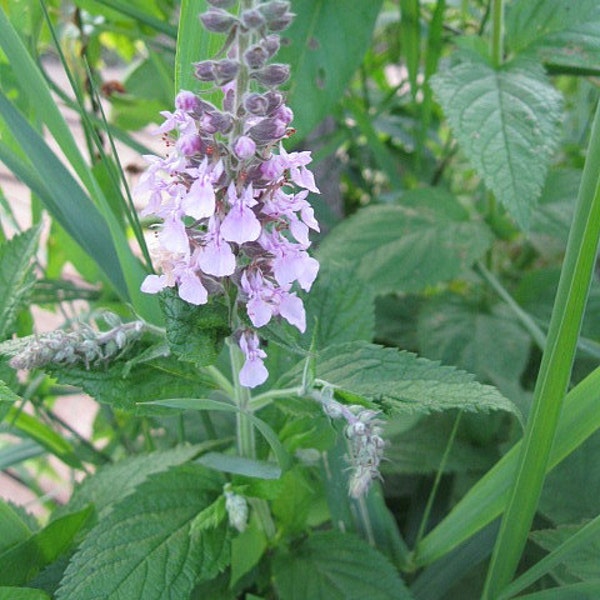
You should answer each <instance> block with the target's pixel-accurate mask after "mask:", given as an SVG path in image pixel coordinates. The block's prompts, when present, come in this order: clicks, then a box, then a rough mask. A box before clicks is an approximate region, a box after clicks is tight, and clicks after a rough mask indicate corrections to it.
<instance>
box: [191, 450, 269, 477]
mask: <svg viewBox="0 0 600 600" xmlns="http://www.w3.org/2000/svg"><path fill="white" fill-rule="evenodd" d="M196 462H197V463H199V464H201V465H204V466H205V467H208V468H209V469H215V470H216V471H222V472H223V473H234V474H236V475H244V476H246V477H257V478H260V479H279V477H281V468H280V467H278V466H277V465H276V464H274V463H269V462H265V461H262V460H253V459H251V458H245V457H243V456H234V455H231V454H222V453H220V452H208V453H207V454H204V455H203V456H201V457H200V458H199V459H198V460H197V461H196Z"/></svg>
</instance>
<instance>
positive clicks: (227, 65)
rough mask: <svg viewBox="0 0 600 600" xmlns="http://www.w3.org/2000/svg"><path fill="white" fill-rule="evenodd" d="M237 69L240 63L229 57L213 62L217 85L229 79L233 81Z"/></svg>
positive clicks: (221, 84) (225, 82) (223, 83)
mask: <svg viewBox="0 0 600 600" xmlns="http://www.w3.org/2000/svg"><path fill="white" fill-rule="evenodd" d="M239 69H240V65H239V64H238V63H237V62H236V61H235V60H231V59H229V58H224V59H223V60H220V61H218V62H215V63H214V66H213V73H214V76H215V81H216V82H217V85H219V86H223V85H225V84H227V83H229V82H230V81H233V80H234V79H235V78H236V76H237V74H238V71H239Z"/></svg>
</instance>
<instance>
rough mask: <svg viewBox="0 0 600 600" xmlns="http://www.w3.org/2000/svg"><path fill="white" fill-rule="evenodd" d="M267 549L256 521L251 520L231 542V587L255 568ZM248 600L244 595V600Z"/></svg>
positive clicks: (247, 596) (263, 533) (266, 543)
mask: <svg viewBox="0 0 600 600" xmlns="http://www.w3.org/2000/svg"><path fill="white" fill-rule="evenodd" d="M267 548H268V540H267V537H266V536H265V532H264V531H263V529H262V527H261V525H260V523H259V521H258V519H251V520H250V523H249V525H248V527H246V529H245V530H244V531H243V532H242V533H241V534H240V535H238V536H236V537H235V538H234V539H233V540H232V542H231V584H230V586H231V587H233V586H234V585H235V584H236V583H237V582H238V581H239V580H240V579H241V578H242V577H243V576H244V575H245V574H246V573H248V572H249V571H250V570H251V569H253V568H254V567H256V565H257V564H258V563H259V562H260V559H261V558H262V556H263V554H264V553H265V551H266V550H267ZM249 598H250V596H249V595H248V594H246V597H245V600H249Z"/></svg>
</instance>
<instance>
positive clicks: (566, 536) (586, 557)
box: [530, 525, 600, 581]
mask: <svg viewBox="0 0 600 600" xmlns="http://www.w3.org/2000/svg"><path fill="white" fill-rule="evenodd" d="M583 527H584V525H564V526H562V527H557V528H556V529H542V530H538V531H532V532H531V534H530V537H531V539H532V540H533V541H534V542H535V543H536V544H539V545H540V546H541V547H542V548H544V550H547V551H548V552H552V551H553V550H556V549H557V548H559V547H560V546H562V545H563V544H564V543H565V542H567V541H569V540H570V539H571V538H572V537H573V535H575V534H576V533H578V532H579V531H580V530H581V529H583ZM562 564H563V565H564V566H565V567H566V569H567V571H568V572H569V573H570V574H571V575H573V576H575V577H578V578H579V579H582V580H584V581H587V580H590V579H597V578H598V575H599V571H598V565H600V536H598V535H596V537H595V538H594V539H592V540H588V541H587V542H586V543H585V545H581V546H580V547H579V548H578V549H577V551H571V552H570V553H569V554H568V555H567V556H565V558H564V561H563V562H562Z"/></svg>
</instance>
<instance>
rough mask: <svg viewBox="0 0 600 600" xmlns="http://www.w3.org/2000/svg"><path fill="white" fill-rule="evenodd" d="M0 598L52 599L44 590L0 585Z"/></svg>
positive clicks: (10, 599)
mask: <svg viewBox="0 0 600 600" xmlns="http://www.w3.org/2000/svg"><path fill="white" fill-rule="evenodd" d="M0 600H52V599H51V598H50V596H48V594H46V592H44V591H42V590H35V589H33V588H19V589H17V588H14V587H0Z"/></svg>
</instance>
